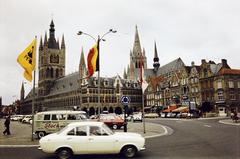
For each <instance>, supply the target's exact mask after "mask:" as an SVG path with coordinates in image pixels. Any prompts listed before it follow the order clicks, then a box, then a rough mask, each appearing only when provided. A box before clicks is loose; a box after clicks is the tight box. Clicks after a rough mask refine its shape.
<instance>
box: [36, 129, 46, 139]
mask: <svg viewBox="0 0 240 159" xmlns="http://www.w3.org/2000/svg"><path fill="white" fill-rule="evenodd" d="M45 135H46V133H45V132H44V131H40V132H38V133H37V136H38V139H41V138H42V137H44V136H45Z"/></svg>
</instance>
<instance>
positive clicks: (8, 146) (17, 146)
mask: <svg viewBox="0 0 240 159" xmlns="http://www.w3.org/2000/svg"><path fill="white" fill-rule="evenodd" d="M38 146H39V145H0V148H15V147H16V148H21V147H38Z"/></svg>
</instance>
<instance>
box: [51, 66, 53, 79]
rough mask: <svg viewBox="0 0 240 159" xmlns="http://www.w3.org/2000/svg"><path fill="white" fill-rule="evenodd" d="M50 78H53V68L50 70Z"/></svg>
mask: <svg viewBox="0 0 240 159" xmlns="http://www.w3.org/2000/svg"><path fill="white" fill-rule="evenodd" d="M51 78H53V68H51Z"/></svg>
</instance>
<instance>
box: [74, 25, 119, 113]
mask: <svg viewBox="0 0 240 159" xmlns="http://www.w3.org/2000/svg"><path fill="white" fill-rule="evenodd" d="M116 32H117V31H116V30H113V29H109V31H108V32H106V33H105V34H103V36H100V35H98V38H97V39H96V38H94V37H93V36H92V35H90V34H88V33H85V32H83V31H78V33H77V35H87V36H89V37H91V38H92V39H93V40H94V41H95V42H96V43H97V50H98V61H99V70H98V115H99V116H100V58H99V57H100V46H99V44H100V41H106V40H105V39H103V38H104V37H105V36H106V35H107V34H109V33H116Z"/></svg>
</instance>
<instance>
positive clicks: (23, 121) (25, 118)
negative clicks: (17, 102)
mask: <svg viewBox="0 0 240 159" xmlns="http://www.w3.org/2000/svg"><path fill="white" fill-rule="evenodd" d="M31 119H32V115H26V116H24V118H23V119H22V123H29V121H30V120H31Z"/></svg>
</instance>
